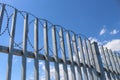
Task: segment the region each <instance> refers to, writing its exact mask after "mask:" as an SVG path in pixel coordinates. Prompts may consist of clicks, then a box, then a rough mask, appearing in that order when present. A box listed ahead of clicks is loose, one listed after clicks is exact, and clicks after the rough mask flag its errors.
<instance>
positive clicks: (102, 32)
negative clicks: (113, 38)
mask: <svg viewBox="0 0 120 80" xmlns="http://www.w3.org/2000/svg"><path fill="white" fill-rule="evenodd" d="M105 33H106V29H105V27H103V28H102V29H101V31H100V33H99V35H103V34H105Z"/></svg>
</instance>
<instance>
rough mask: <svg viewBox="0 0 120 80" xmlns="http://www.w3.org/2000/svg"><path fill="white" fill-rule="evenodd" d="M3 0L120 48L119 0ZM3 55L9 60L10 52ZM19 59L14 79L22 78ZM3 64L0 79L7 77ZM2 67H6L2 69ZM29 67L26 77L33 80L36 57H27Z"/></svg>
mask: <svg viewBox="0 0 120 80" xmlns="http://www.w3.org/2000/svg"><path fill="white" fill-rule="evenodd" d="M0 2H1V3H6V4H9V5H11V6H14V7H15V8H17V9H19V10H21V11H27V12H30V13H32V14H34V15H35V16H37V17H39V18H45V19H47V20H49V21H50V22H52V23H53V24H59V25H61V26H63V27H64V28H66V29H69V30H72V31H74V32H75V33H81V34H84V35H86V36H87V37H88V38H89V39H91V41H97V42H98V43H99V44H103V45H104V46H105V47H108V48H110V49H112V50H117V51H120V45H116V44H120V1H119V0H99V1H98V0H74V1H73V0H0ZM3 42H4V41H3ZM1 56H4V58H3V57H0V58H1V59H2V60H3V61H4V62H6V60H7V55H3V54H2V55H1ZM40 62H41V61H40ZM20 63H21V59H20V58H18V57H17V56H15V58H14V70H13V74H16V76H13V77H12V80H16V79H17V78H19V79H17V80H20V77H21V76H20V75H21V74H20V73H19V71H20V70H21V69H20V68H21V67H20V66H21V65H20ZM0 64H1V65H3V66H1V67H2V68H0V78H1V79H0V80H5V74H6V73H5V72H6V71H5V70H6V63H0ZM16 64H17V65H16ZM51 64H53V63H51ZM43 65H44V64H42V63H40V66H41V67H42V69H43V70H44V67H43ZM3 68H5V69H4V70H2V69H3ZM28 69H29V70H28V73H27V79H28V80H33V79H32V77H33V60H30V59H29V60H28ZM15 70H16V71H18V73H16V71H15ZM51 70H53V67H51ZM1 72H3V74H1ZM51 72H52V71H51ZM41 75H42V74H41ZM1 76H3V77H1ZM29 76H30V77H29ZM30 78H31V79H30Z"/></svg>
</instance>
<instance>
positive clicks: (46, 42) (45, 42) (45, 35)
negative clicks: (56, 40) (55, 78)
mask: <svg viewBox="0 0 120 80" xmlns="http://www.w3.org/2000/svg"><path fill="white" fill-rule="evenodd" d="M44 50H45V57H46V60H45V74H46V77H45V78H46V79H45V80H50V69H49V61H48V55H49V51H48V29H47V21H45V23H44Z"/></svg>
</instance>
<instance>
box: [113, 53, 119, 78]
mask: <svg viewBox="0 0 120 80" xmlns="http://www.w3.org/2000/svg"><path fill="white" fill-rule="evenodd" d="M113 55H114V57H115V63H116V68H117V78H118V79H120V77H119V74H120V72H119V70H120V68H119V64H118V61H117V56H116V53H115V52H114V54H113Z"/></svg>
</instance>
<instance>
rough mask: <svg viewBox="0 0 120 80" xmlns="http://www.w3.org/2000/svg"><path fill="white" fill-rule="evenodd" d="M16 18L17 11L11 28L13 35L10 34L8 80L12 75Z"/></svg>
mask: <svg viewBox="0 0 120 80" xmlns="http://www.w3.org/2000/svg"><path fill="white" fill-rule="evenodd" d="M16 18H17V10H16V9H15V11H14V14H13V18H12V26H11V33H10V45H9V54H8V65H7V77H6V80H11V74H12V58H13V48H14V36H15V27H16Z"/></svg>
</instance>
